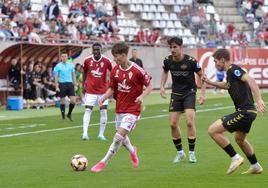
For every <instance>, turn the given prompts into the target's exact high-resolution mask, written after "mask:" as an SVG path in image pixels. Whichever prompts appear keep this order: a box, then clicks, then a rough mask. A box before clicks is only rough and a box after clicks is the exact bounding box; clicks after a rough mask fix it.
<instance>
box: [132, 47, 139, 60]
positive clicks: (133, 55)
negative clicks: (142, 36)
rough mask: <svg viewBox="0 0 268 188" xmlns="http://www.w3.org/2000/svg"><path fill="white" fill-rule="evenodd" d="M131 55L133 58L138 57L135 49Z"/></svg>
mask: <svg viewBox="0 0 268 188" xmlns="http://www.w3.org/2000/svg"><path fill="white" fill-rule="evenodd" d="M131 53H132V57H134V58H137V57H138V50H137V49H136V48H134V49H132V51H131Z"/></svg>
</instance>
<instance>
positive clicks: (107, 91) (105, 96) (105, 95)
mask: <svg viewBox="0 0 268 188" xmlns="http://www.w3.org/2000/svg"><path fill="white" fill-rule="evenodd" d="M113 93H114V90H113V89H112V88H110V87H109V88H108V89H107V90H106V92H105V93H104V95H103V96H102V97H101V99H100V101H99V105H100V106H102V104H103V102H104V101H105V100H107V99H108V98H109V97H111V96H112V95H113Z"/></svg>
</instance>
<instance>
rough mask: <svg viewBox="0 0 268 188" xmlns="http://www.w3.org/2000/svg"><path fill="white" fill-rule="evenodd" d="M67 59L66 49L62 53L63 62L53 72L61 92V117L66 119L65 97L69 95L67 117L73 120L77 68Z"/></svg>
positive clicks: (57, 88) (58, 90)
mask: <svg viewBox="0 0 268 188" xmlns="http://www.w3.org/2000/svg"><path fill="white" fill-rule="evenodd" d="M67 60H68V54H67V52H65V51H64V52H62V53H61V62H59V63H58V64H57V65H56V66H55V68H54V71H53V73H54V75H55V85H56V91H57V92H60V111H61V117H62V119H65V97H66V96H68V97H69V98H70V104H69V111H68V114H67V118H68V119H69V120H70V121H73V119H72V111H73V109H74V106H75V94H74V86H75V84H76V80H75V69H74V65H73V64H72V63H69V62H68V61H67Z"/></svg>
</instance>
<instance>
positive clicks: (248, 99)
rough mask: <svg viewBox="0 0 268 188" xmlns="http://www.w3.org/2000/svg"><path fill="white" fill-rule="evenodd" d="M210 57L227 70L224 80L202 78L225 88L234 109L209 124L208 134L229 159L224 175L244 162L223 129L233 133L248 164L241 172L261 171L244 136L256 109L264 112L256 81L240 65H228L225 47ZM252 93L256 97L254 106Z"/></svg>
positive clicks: (228, 55)
mask: <svg viewBox="0 0 268 188" xmlns="http://www.w3.org/2000/svg"><path fill="white" fill-rule="evenodd" d="M213 57H214V61H215V65H216V68H217V69H224V70H225V71H226V74H227V83H226V82H212V81H210V80H208V79H207V78H206V76H204V77H203V81H205V82H207V83H208V84H210V85H213V86H215V87H218V88H221V89H228V92H229V94H230V96H231V98H232V100H233V102H234V106H235V110H236V111H235V112H234V113H232V114H229V115H226V116H223V117H222V118H221V119H218V120H217V121H215V122H214V123H213V124H212V125H211V126H210V127H209V129H208V133H209V135H210V136H211V137H212V138H213V140H214V141H215V142H216V143H217V144H218V145H219V146H220V147H221V148H222V149H223V150H224V151H225V152H226V153H227V154H228V155H229V156H230V157H231V159H232V160H231V164H230V167H229V169H228V170H227V174H231V173H233V172H234V171H235V170H236V169H237V168H238V167H239V166H240V165H242V164H243V163H244V159H243V157H242V156H240V155H239V154H238V153H236V151H235V150H234V148H233V147H232V145H231V144H230V141H229V140H228V138H227V137H225V136H224V134H223V133H224V132H225V131H229V132H231V133H232V132H235V141H236V143H237V144H238V145H239V147H240V148H241V150H242V151H243V152H244V153H245V155H246V157H247V159H248V160H249V162H250V164H251V166H250V168H249V169H248V170H247V171H246V172H244V173H243V174H260V173H262V171H263V169H262V167H261V165H260V164H259V162H258V161H257V158H256V155H255V153H254V150H253V147H252V145H251V144H250V143H249V141H248V140H247V138H246V137H247V134H248V133H249V131H250V128H251V125H252V122H253V121H254V120H255V118H256V116H257V111H258V112H262V113H263V112H265V111H266V106H265V104H264V102H263V99H262V96H261V93H260V90H259V87H258V85H257V84H256V82H255V80H254V79H253V78H251V77H250V76H249V75H248V74H247V73H246V72H245V71H244V70H243V69H241V67H239V66H238V65H235V64H231V62H230V53H229V51H228V50H226V49H218V50H217V51H216V52H215V53H214V54H213ZM252 93H253V94H254V96H255V98H256V107H255V105H254V101H253V96H252Z"/></svg>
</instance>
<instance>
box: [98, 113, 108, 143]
mask: <svg viewBox="0 0 268 188" xmlns="http://www.w3.org/2000/svg"><path fill="white" fill-rule="evenodd" d="M106 124H107V110H106V109H102V110H100V131H99V136H98V137H100V138H104V139H105V137H104V131H105V128H106Z"/></svg>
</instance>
